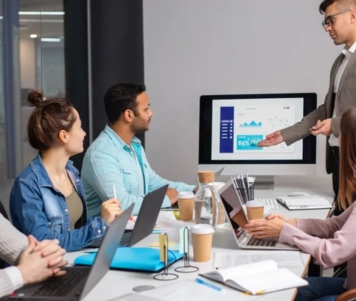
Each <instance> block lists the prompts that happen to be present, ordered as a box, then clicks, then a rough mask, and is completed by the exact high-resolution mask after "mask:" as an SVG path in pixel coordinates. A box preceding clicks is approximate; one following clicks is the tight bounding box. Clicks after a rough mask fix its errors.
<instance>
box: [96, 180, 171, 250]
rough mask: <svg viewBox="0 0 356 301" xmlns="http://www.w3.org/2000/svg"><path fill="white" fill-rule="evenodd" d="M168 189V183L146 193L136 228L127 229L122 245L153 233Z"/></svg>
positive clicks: (100, 239) (135, 242)
mask: <svg viewBox="0 0 356 301" xmlns="http://www.w3.org/2000/svg"><path fill="white" fill-rule="evenodd" d="M167 189H168V184H167V185H164V186H162V187H161V188H158V189H156V190H154V191H152V192H150V193H148V194H146V195H145V197H144V199H143V202H142V205H141V209H140V211H139V213H138V215H137V218H136V222H135V225H134V228H133V229H132V230H125V233H124V235H123V236H122V239H121V241H120V247H132V246H133V245H135V244H137V243H138V242H139V241H141V240H142V239H144V238H145V237H147V236H148V235H150V234H152V231H153V229H154V227H155V225H156V222H157V218H158V215H159V212H160V210H161V206H162V204H163V201H164V197H165V195H166V192H167ZM101 242H102V238H99V239H97V240H96V241H94V243H92V244H91V245H90V247H95V248H96V247H99V246H100V244H101Z"/></svg>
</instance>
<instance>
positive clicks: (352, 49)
mask: <svg viewBox="0 0 356 301" xmlns="http://www.w3.org/2000/svg"><path fill="white" fill-rule="evenodd" d="M355 50H356V42H355V43H354V44H353V45H352V46H351V47H350V48H349V49H346V47H345V48H344V49H343V50H342V53H343V54H344V56H345V57H344V59H343V60H342V62H341V65H340V67H339V70H338V71H337V73H336V77H335V81H334V93H335V95H337V92H338V90H339V85H340V80H341V77H342V74H343V73H344V71H345V68H346V65H347V63H348V62H349V60H350V57H351V55H352V54H353V53H354V52H355ZM335 97H336V96H335ZM336 102H337V98H336V99H335V104H334V111H333V115H332V118H335V117H336V116H337V115H338V114H337V106H336ZM329 145H330V146H339V140H338V139H337V137H336V136H335V135H334V134H333V133H331V135H330V139H329Z"/></svg>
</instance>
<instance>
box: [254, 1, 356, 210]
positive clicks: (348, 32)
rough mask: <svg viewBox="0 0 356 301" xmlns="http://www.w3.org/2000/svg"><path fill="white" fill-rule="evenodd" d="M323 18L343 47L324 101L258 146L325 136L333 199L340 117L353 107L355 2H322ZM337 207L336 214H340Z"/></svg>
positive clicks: (355, 99)
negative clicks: (312, 136)
mask: <svg viewBox="0 0 356 301" xmlns="http://www.w3.org/2000/svg"><path fill="white" fill-rule="evenodd" d="M319 11H320V13H321V14H324V15H325V18H324V21H323V22H322V25H323V27H324V29H325V31H326V32H327V33H328V34H329V35H330V37H331V38H332V39H333V41H334V44H335V45H345V47H344V49H343V50H342V53H341V54H340V55H339V56H338V57H337V59H336V61H335V62H334V64H333V66H332V68H331V73H330V85H329V90H328V93H327V95H326V97H325V102H324V104H322V105H321V106H319V107H318V108H317V109H316V110H314V111H313V112H311V113H310V114H309V115H307V116H305V117H304V118H303V119H302V121H300V122H298V123H296V124H294V125H292V126H290V127H288V128H285V129H282V130H279V131H276V132H274V133H272V134H269V135H267V136H266V139H265V140H263V141H261V142H260V143H259V146H261V147H267V146H272V145H276V144H279V143H282V142H285V143H286V144H287V145H290V144H292V143H294V142H296V141H298V140H300V139H303V138H305V137H306V136H308V135H310V134H312V135H314V136H317V135H324V136H325V137H326V171H327V173H328V174H330V173H332V181H333V189H334V193H335V197H337V194H338V191H339V142H338V137H339V133H340V119H341V115H342V113H343V112H344V111H346V110H347V109H348V108H350V107H353V106H356V53H355V50H356V0H324V1H323V2H322V3H321V4H320V7H319ZM340 213H341V208H336V210H335V214H340Z"/></svg>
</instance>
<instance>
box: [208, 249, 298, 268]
mask: <svg viewBox="0 0 356 301" xmlns="http://www.w3.org/2000/svg"><path fill="white" fill-rule="evenodd" d="M264 260H274V261H275V262H276V263H277V265H278V267H279V268H287V269H288V268H289V269H290V268H300V267H303V266H304V263H303V261H302V257H301V255H300V252H298V251H267V252H266V251H253V250H248V251H245V250H244V251H240V250H239V251H238V252H234V253H223V252H215V253H214V268H229V267H233V266H237V265H243V264H249V263H254V262H258V261H264Z"/></svg>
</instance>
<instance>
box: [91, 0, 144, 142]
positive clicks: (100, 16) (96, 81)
mask: <svg viewBox="0 0 356 301" xmlns="http://www.w3.org/2000/svg"><path fill="white" fill-rule="evenodd" d="M91 47H92V48H91V49H92V82H93V87H92V89H93V115H94V116H93V121H94V123H93V137H94V138H96V137H97V136H98V135H99V133H100V132H101V130H102V129H103V128H104V126H105V124H106V122H107V120H106V115H105V111H104V103H103V98H104V94H105V92H106V90H107V89H108V88H109V87H110V86H112V85H114V84H116V83H118V82H135V83H144V59H143V10H142V0H105V1H103V0H92V1H91ZM138 137H139V138H140V139H141V140H144V135H141V136H138ZM143 142H144V141H143Z"/></svg>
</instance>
